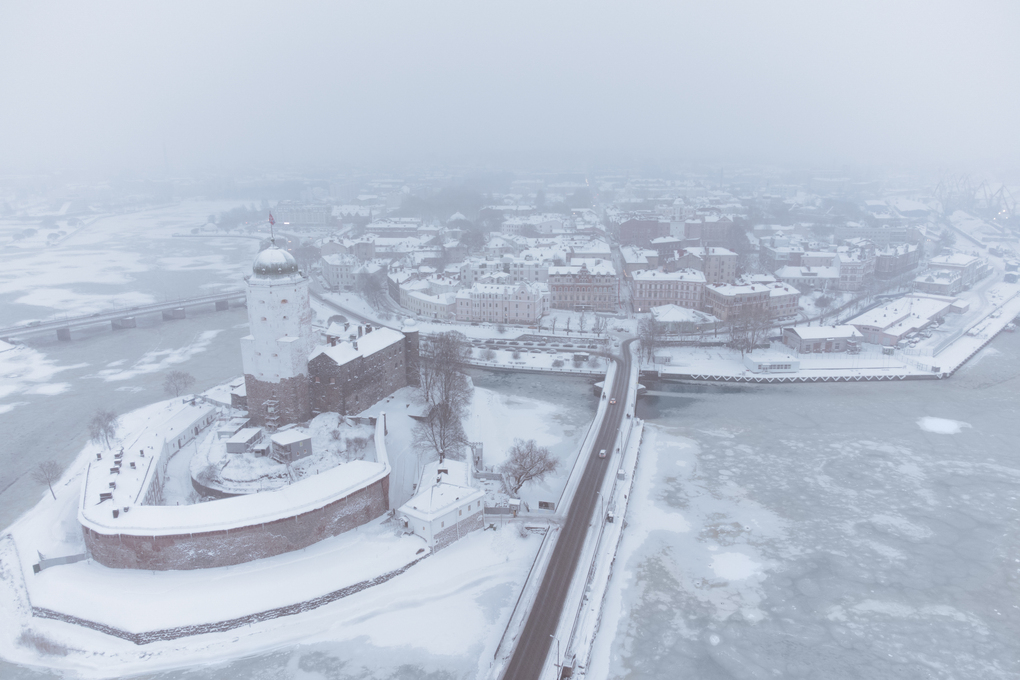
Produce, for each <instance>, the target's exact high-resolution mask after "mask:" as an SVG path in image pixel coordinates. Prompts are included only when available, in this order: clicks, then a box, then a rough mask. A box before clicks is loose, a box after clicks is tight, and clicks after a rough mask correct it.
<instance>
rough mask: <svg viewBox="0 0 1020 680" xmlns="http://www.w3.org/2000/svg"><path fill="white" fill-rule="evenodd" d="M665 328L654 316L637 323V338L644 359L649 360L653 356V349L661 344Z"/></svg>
mask: <svg viewBox="0 0 1020 680" xmlns="http://www.w3.org/2000/svg"><path fill="white" fill-rule="evenodd" d="M664 335H665V329H664V328H663V324H662V322H660V321H659V320H657V319H656V318H655V317H654V316H653V317H649V318H647V319H645V320H643V321H642V322H641V323H640V324H639V325H638V339H639V340H640V341H641V350H642V351H643V352H644V354H645V360H646V361H651V360H652V357H654V356H655V350H657V349H658V348H659V347H660V346H661V345H662V338H663V336H664Z"/></svg>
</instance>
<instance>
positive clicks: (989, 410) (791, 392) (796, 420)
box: [593, 335, 1020, 679]
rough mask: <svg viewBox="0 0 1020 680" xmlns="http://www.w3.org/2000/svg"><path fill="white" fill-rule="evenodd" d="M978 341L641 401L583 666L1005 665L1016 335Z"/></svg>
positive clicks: (789, 670)
mask: <svg viewBox="0 0 1020 680" xmlns="http://www.w3.org/2000/svg"><path fill="white" fill-rule="evenodd" d="M994 345H995V347H994V348H991V351H988V350H985V351H986V353H987V356H986V357H984V360H983V361H981V362H980V363H977V364H974V365H971V366H967V367H965V368H964V369H963V370H961V371H960V372H959V373H958V374H957V375H956V376H955V377H954V378H952V379H951V380H949V381H944V382H934V381H932V382H909V383H896V384H892V383H886V384H867V385H860V384H852V385H848V384H832V385H791V386H769V387H758V386H755V387H752V388H747V389H734V388H729V389H720V388H711V387H697V388H691V389H686V390H685V389H684V388H682V387H674V389H677V390H678V391H680V393H679V394H678V396H676V397H659V398H648V399H643V400H642V401H641V403H640V405H639V415H640V416H641V417H644V418H647V419H648V423H649V427H648V428H646V436H645V442H644V447H643V449H642V458H641V461H640V463H639V470H638V476H637V479H636V482H637V484H638V486H637V488H636V490H635V495H636V498H635V500H636V501H637V502H636V503H635V504H634V505H632V510H631V512H630V513H629V514H628V517H627V521H628V528H627V531H626V532H625V538H624V541H623V546H622V552H621V555H620V556H619V559H618V561H617V567H616V573H615V574H614V580H613V584H612V587H611V591H610V595H609V598H608V599H607V603H608V607H609V610H608V611H607V617H606V619H605V620H606V624H605V625H604V626H603V630H602V639H600V640H599V642H598V644H597V653H596V656H595V660H594V664H593V665H594V668H593V670H594V671H595V673H594V676H595V677H606V676H608V677H612V678H621V677H642V678H645V677H647V678H676V677H689V678H699V679H701V678H705V679H714V678H734V679H737V678H740V679H743V678H765V677H783V678H793V677H803V678H1015V677H1018V675H1020V579H1018V577H1020V531H1018V519H1020V504H1018V499H1020V455H1018V451H1017V446H1016V443H1015V442H1016V432H1015V423H1016V420H1015V418H1016V413H1017V407H1018V406H1020V396H1018V391H1017V387H1018V380H1017V378H1018V376H1020V357H1018V350H1020V339H1018V338H1016V337H1015V336H1013V335H1004V336H1000V337H999V338H998V339H997V340H995V342H994ZM617 615H619V621H618V625H615V624H616V622H615V621H614V619H615V617H616V616H617ZM600 664H601V665H600Z"/></svg>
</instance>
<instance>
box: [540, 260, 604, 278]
mask: <svg viewBox="0 0 1020 680" xmlns="http://www.w3.org/2000/svg"><path fill="white" fill-rule="evenodd" d="M570 262H571V264H569V265H566V266H562V267H556V266H554V267H549V275H550V276H553V275H561V276H562V275H575V276H576V275H577V274H579V273H580V272H581V268H582V267H584V268H586V269H587V270H588V273H590V274H593V275H595V276H616V269H615V268H614V267H613V263H612V262H610V261H609V260H603V259H595V258H592V259H586V258H580V259H575V260H571V261H570Z"/></svg>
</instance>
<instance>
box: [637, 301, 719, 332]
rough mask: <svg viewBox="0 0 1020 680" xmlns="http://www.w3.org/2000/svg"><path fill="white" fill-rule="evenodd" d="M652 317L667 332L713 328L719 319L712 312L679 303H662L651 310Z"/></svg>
mask: <svg viewBox="0 0 1020 680" xmlns="http://www.w3.org/2000/svg"><path fill="white" fill-rule="evenodd" d="M649 311H650V312H651V313H652V318H653V319H655V320H656V321H658V322H659V323H660V324H662V327H663V328H664V329H665V330H666V333H670V334H676V333H690V332H692V331H693V330H697V329H703V328H711V327H713V326H714V325H715V324H716V323H718V321H719V319H717V318H715V317H714V316H712V315H711V314H706V313H705V312H699V311H698V310H696V309H689V308H687V307H680V306H678V305H673V304H669V305H660V306H658V307H652V308H651V309H650V310H649Z"/></svg>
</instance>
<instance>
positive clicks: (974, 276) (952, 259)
mask: <svg viewBox="0 0 1020 680" xmlns="http://www.w3.org/2000/svg"><path fill="white" fill-rule="evenodd" d="M928 266H929V267H930V268H931V269H935V270H938V271H947V272H957V273H959V275H960V285H961V287H963V288H969V287H970V286H972V285H973V284H974V282H975V281H977V280H979V279H980V278H982V277H983V276H985V275H986V274H987V273H988V263H987V262H985V261H984V260H982V259H981V258H979V257H974V256H973V255H964V254H963V253H953V254H951V255H939V256H938V257H933V258H931V260H929V261H928Z"/></svg>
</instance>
